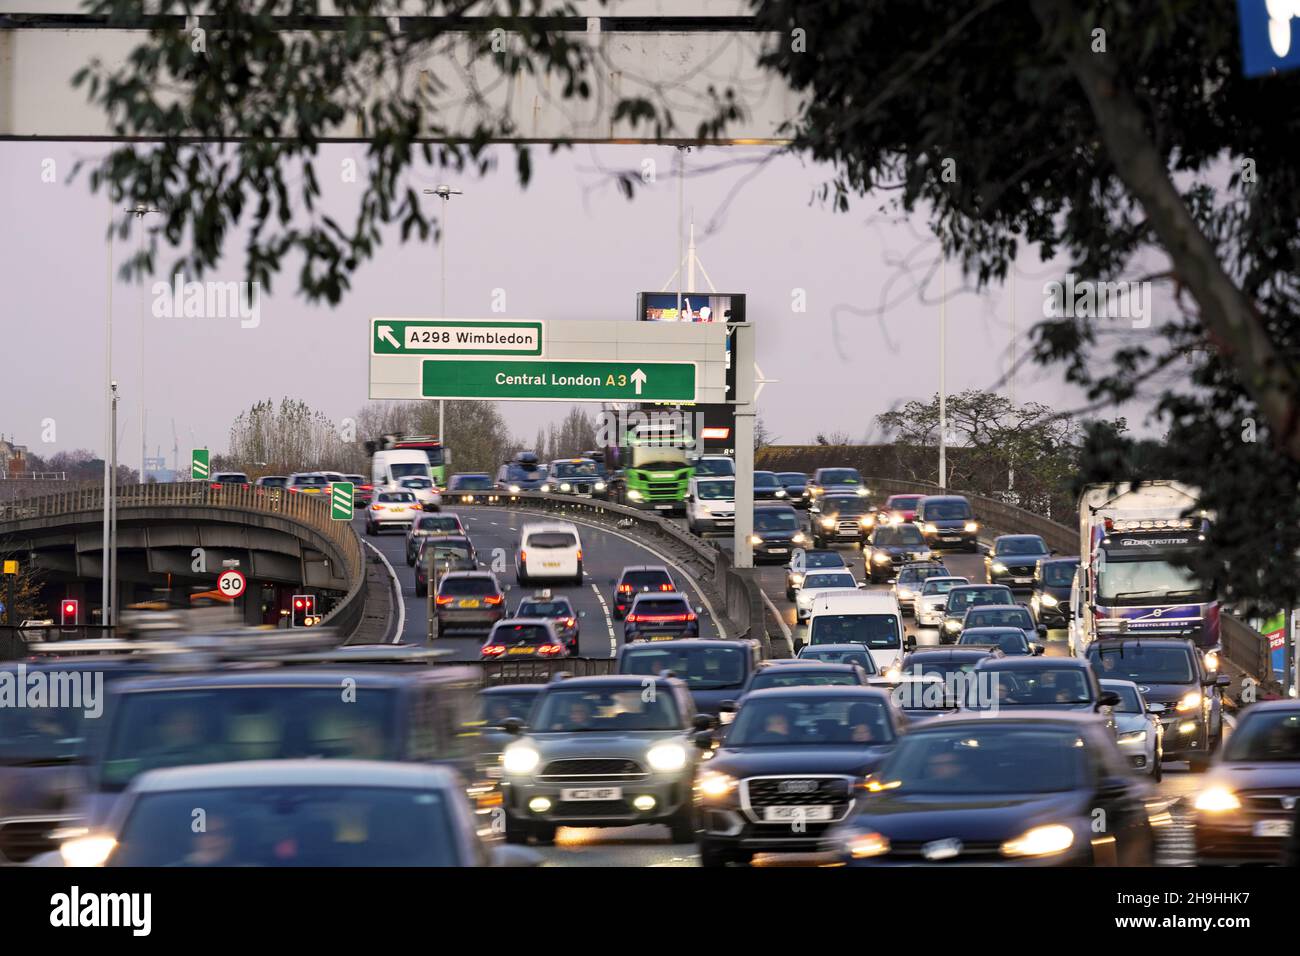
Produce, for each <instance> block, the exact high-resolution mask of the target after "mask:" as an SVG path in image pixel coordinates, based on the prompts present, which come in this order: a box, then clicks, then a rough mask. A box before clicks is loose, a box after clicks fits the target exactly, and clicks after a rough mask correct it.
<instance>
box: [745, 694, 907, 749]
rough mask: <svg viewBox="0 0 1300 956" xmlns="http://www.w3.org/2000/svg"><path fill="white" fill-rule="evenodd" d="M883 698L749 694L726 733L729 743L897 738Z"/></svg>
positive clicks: (775, 744)
mask: <svg viewBox="0 0 1300 956" xmlns="http://www.w3.org/2000/svg"><path fill="white" fill-rule="evenodd" d="M893 739H894V732H893V729H892V728H891V727H890V724H889V715H888V713H887V711H886V708H885V704H884V703H883V702H882V701H879V700H874V699H873V700H866V699H863V698H862V697H839V696H834V697H832V696H825V695H822V694H818V695H817V696H816V697H815V698H814V697H796V696H789V697H787V696H785V695H779V696H778V695H774V696H773V697H770V698H762V697H760V698H756V699H755V698H746V700H745V703H744V705H743V706H742V707H741V708H740V710H739V712H738V713H737V714H736V720H735V722H734V723H733V724H732V726H731V730H730V732H729V733H728V734H727V740H726V744H727V746H728V747H808V746H841V747H851V746H855V745H861V746H869V745H871V744H887V743H890V742H891V741H893Z"/></svg>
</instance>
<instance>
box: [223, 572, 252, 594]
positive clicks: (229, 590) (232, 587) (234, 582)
mask: <svg viewBox="0 0 1300 956" xmlns="http://www.w3.org/2000/svg"><path fill="white" fill-rule="evenodd" d="M247 587H248V580H247V579H246V578H245V577H244V576H243V575H242V574H241V573H240V572H238V571H236V570H235V569H234V568H231V569H230V570H228V571H222V572H221V575H220V577H218V578H217V590H218V591H220V592H221V594H222V595H223V596H224V597H228V598H231V599H234V598H238V597H241V596H242V595H243V593H244V591H245V589H246V588H247Z"/></svg>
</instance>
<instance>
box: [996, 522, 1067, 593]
mask: <svg viewBox="0 0 1300 956" xmlns="http://www.w3.org/2000/svg"><path fill="white" fill-rule="evenodd" d="M1050 555H1051V552H1050V551H1049V550H1048V549H1047V545H1046V544H1045V543H1044V541H1043V539H1042V538H1040V537H1039V536H1038V535H1036V534H1000V535H998V536H997V537H996V538H994V539H993V549H992V550H991V551H990V552H989V554H988V555H987V556H986V557H985V558H984V573H985V575H986V576H987V577H988V582H989V584H1005V585H1007V586H1008V587H1011V588H1021V589H1024V590H1028V589H1030V588H1032V587H1033V586H1034V570H1035V568H1036V567H1037V566H1038V562H1039V560H1041V559H1042V558H1046V557H1049V556H1050Z"/></svg>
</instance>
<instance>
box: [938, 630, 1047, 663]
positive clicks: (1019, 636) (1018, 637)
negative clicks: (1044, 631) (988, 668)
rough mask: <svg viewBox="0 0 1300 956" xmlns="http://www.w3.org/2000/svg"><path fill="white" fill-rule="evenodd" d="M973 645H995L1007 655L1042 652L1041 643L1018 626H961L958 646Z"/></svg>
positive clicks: (1025, 655) (1036, 654)
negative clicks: (1032, 638)
mask: <svg viewBox="0 0 1300 956" xmlns="http://www.w3.org/2000/svg"><path fill="white" fill-rule="evenodd" d="M970 645H974V646H977V647H996V648H997V649H998V650H999V651H1001V652H1002V653H1003V654H1006V655H1007V656H1008V657H1037V656H1040V655H1041V654H1042V653H1043V645H1042V644H1039V643H1038V642H1037V641H1031V640H1030V639H1029V638H1027V637H1026V636H1025V632H1024V631H1023V630H1022V629H1021V628H1018V627H967V628H963V629H962V632H961V637H960V638H958V639H957V646H958V647H967V646H970Z"/></svg>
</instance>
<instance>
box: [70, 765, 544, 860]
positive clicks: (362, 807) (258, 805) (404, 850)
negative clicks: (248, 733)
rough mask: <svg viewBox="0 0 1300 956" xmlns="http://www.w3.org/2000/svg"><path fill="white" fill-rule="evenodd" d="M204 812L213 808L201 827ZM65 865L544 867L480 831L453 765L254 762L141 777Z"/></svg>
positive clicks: (75, 844)
mask: <svg viewBox="0 0 1300 956" xmlns="http://www.w3.org/2000/svg"><path fill="white" fill-rule="evenodd" d="M195 807H201V808H202V810H203V826H202V827H201V828H196V827H195V826H194V823H195V816H194V813H195ZM59 855H60V856H61V858H62V861H63V863H64V865H67V866H110V867H112V866H130V867H173V866H222V867H234V866H313V867H340V866H348V867H351V866H402V867H406V866H419V867H430V866H437V867H442V866H491V865H494V864H497V865H536V864H538V863H540V862H541V860H540V857H538V856H537V855H536V854H534V853H530V852H529V851H523V852H522V853H521V852H520V850H519V848H515V847H500V848H497V849H493V848H492V847H490V846H489V845H488V844H486V843H484V842H483V841H482V839H481V838H480V837H479V834H478V832H477V823H476V819H475V815H474V813H473V811H472V810H471V808H470V805H469V803H468V801H467V800H466V798H465V790H464V786H463V784H462V783H461V781H460V779H459V777H458V776H457V775H456V774H455V773H453V772H452V771H449V770H448V769H446V768H445V767H430V766H423V765H419V764H402V763H383V762H378V761H359V760H252V761H242V762H239V763H218V764H209V765H206V766H192V767H175V768H172V769H168V770H154V771H150V772H148V773H144V774H141V775H140V776H138V777H137V778H136V779H135V780H134V781H132V783H131V786H130V787H128V788H127V791H126V792H125V793H124V794H123V795H122V799H121V800H120V801H119V802H118V805H117V808H116V809H115V811H114V814H113V816H112V817H111V818H110V819H109V821H108V823H107V825H106V826H105V827H104V828H102V829H100V830H96V831H94V832H91V833H88V834H85V835H83V836H80V837H77V838H74V839H72V840H69V841H68V842H67V843H65V844H63V846H62V847H61V848H60V851H59Z"/></svg>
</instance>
